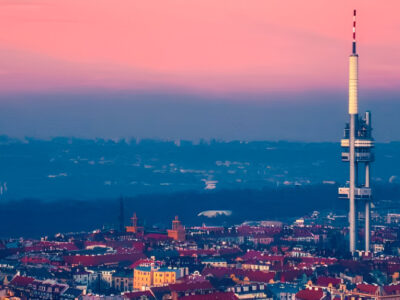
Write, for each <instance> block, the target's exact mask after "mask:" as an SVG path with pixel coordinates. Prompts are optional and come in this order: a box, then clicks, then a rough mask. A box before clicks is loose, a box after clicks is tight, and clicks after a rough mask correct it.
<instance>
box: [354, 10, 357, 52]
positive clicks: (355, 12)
mask: <svg viewBox="0 0 400 300" xmlns="http://www.w3.org/2000/svg"><path fill="white" fill-rule="evenodd" d="M356 14H357V11H356V10H354V11H353V54H356V53H357V51H356Z"/></svg>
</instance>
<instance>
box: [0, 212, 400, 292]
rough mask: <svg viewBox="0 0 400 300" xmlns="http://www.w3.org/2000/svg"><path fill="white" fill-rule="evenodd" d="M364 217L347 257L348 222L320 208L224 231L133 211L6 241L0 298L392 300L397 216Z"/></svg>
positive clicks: (399, 286) (397, 281)
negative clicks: (166, 222) (368, 224)
mask: <svg viewBox="0 0 400 300" xmlns="http://www.w3.org/2000/svg"><path fill="white" fill-rule="evenodd" d="M372 217H373V221H374V226H372V234H371V251H370V252H365V251H357V253H356V255H355V256H352V255H351V254H350V253H349V252H347V251H348V250H347V248H348V247H347V244H348V229H347V226H338V225H334V224H340V222H339V223H334V222H332V223H331V224H325V225H324V224H322V222H321V218H322V216H321V214H320V213H319V212H318V211H314V212H313V213H311V214H310V215H307V216H304V217H302V218H298V219H297V220H295V221H294V222H293V223H291V224H285V223H283V222H279V221H257V222H256V221H254V222H245V223H243V224H240V225H236V226H229V227H223V226H221V227H219V226H207V225H205V224H203V225H202V226H194V227H185V226H184V225H183V224H182V223H181V221H180V220H179V217H174V218H172V224H171V227H170V229H168V230H167V231H165V230H164V231H163V230H157V229H155V228H154V227H152V228H147V227H145V226H143V224H142V223H141V221H140V216H137V215H136V214H133V216H132V218H131V224H129V226H124V224H123V223H121V224H120V225H119V228H113V229H109V228H108V229H99V230H94V231H92V232H81V233H68V234H61V233H60V234H56V235H55V236H53V237H43V238H41V239H23V238H20V239H5V240H2V241H1V242H0V299H7V300H8V299H9V300H11V299H12V300H17V299H80V300H95V299H121V300H123V299H138V300H139V299H140V300H147V299H152V300H166V299H172V300H177V299H181V300H196V299H211V300H212V299H215V300H217V299H218V300H224V299H227V300H230V299H232V300H233V299H258V300H261V299H268V300H269V299H271V300H296V299H298V300H328V299H337V300H339V299H349V300H357V299H363V300H364V299H400V278H399V277H400V276H399V274H400V257H399V253H400V243H399V241H398V234H399V225H398V224H399V222H400V214H394V213H391V214H386V215H382V216H379V215H376V214H375V215H373V216H372ZM324 218H327V219H330V220H335V219H338V220H339V219H341V218H342V217H341V216H335V215H328V216H324ZM342 219H343V218H342ZM344 219H345V218H344ZM359 235H360V237H362V235H363V232H362V230H360V231H359Z"/></svg>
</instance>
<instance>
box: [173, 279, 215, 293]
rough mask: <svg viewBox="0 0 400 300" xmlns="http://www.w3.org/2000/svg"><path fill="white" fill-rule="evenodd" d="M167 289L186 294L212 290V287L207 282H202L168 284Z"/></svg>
mask: <svg viewBox="0 0 400 300" xmlns="http://www.w3.org/2000/svg"><path fill="white" fill-rule="evenodd" d="M169 289H170V291H173V292H186V291H196V290H212V289H213V286H212V285H211V283H210V282H209V281H208V280H204V281H193V282H183V283H174V284H170V285H169Z"/></svg>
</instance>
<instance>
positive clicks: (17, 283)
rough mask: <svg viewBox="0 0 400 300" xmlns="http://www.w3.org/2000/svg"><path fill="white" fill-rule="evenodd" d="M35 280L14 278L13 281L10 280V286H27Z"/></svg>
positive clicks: (20, 277)
mask: <svg viewBox="0 0 400 300" xmlns="http://www.w3.org/2000/svg"><path fill="white" fill-rule="evenodd" d="M34 280H35V279H34V278H32V277H25V276H15V277H14V278H13V280H11V282H10V285H13V286H20V287H22V286H27V285H28V284H30V283H32V282H33V281H34Z"/></svg>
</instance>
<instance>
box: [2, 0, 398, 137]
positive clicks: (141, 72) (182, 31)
mask: <svg viewBox="0 0 400 300" xmlns="http://www.w3.org/2000/svg"><path fill="white" fill-rule="evenodd" d="M354 8H356V9H357V12H358V20H357V38H358V49H359V51H358V52H359V54H360V98H361V99H360V103H361V105H362V103H363V99H364V100H365V101H364V103H371V105H372V107H377V109H378V108H379V106H380V104H382V105H384V106H385V109H386V110H385V109H383V110H382V109H380V111H381V114H380V115H378V116H377V120H378V121H380V120H382V124H380V123H378V124H379V126H381V132H382V133H380V137H381V138H382V140H385V141H386V140H394V139H400V134H398V133H396V132H394V133H391V134H388V133H387V130H388V129H389V125H388V124H391V125H393V124H396V123H395V119H396V116H394V115H393V113H392V112H393V108H394V107H397V106H396V105H397V103H398V101H400V100H399V96H400V84H399V82H400V39H399V38H398V37H399V36H400V18H399V17H398V12H399V11H400V2H399V1H398V0H385V1H379V0H337V1H321V0H306V1H298V0H287V1H285V0H268V1H266V0H252V1H248V0H230V1H223V0H191V1H187V0H159V1H155V0H146V1H143V0H141V1H136V0H118V1H115V0H57V1H54V0H0V117H1V120H0V134H10V135H15V136H26V135H29V136H32V135H33V136H38V137H48V136H57V135H74V136H82V137H96V136H102V137H110V138H113V137H120V136H129V135H130V136H141V137H154V138H179V137H182V138H200V137H204V138H212V137H216V138H221V139H233V138H241V139H246V138H247V139H277V138H282V139H296V140H310V141H311V140H312V141H314V140H334V139H336V138H337V136H340V133H341V130H337V129H336V128H337V127H336V126H338V121H339V120H340V121H343V120H344V118H345V116H343V118H340V117H338V116H339V115H340V116H341V112H343V114H345V113H346V107H345V106H346V89H347V76H348V75H347V71H348V65H347V64H348V61H347V60H348V59H347V57H348V55H349V54H350V50H351V35H352V29H351V26H352V10H353V9H354ZM335 103H338V105H335ZM217 107H218V109H217ZM127 109H129V110H130V112H131V116H132V118H135V120H129V114H128V115H126V114H127V112H126V110H127ZM110 111H111V112H112V113H111V112H110ZM199 111H201V112H203V113H200V114H199V113H198V112H199ZM216 111H218V112H219V113H216ZM261 111H262V112H264V113H263V114H261V113H260V112H261ZM333 111H335V113H333ZM83 112H86V113H83ZM210 112H211V113H210ZM378 113H379V111H378ZM143 114H145V115H143ZM301 114H303V116H304V117H303V121H302V120H301ZM322 114H326V116H325V117H324V118H323V119H322V120H320V121H321V122H326V124H325V125H323V126H322V125H318V124H315V123H313V122H311V120H309V118H312V117H313V116H315V115H319V116H320V115H322ZM199 115H201V116H202V118H201V119H200V118H199ZM299 115H300V116H299ZM124 116H125V117H124ZM265 118H268V119H270V121H269V122H270V123H268V122H266V120H265ZM390 118H393V119H390ZM125 119H127V120H125ZM194 119H195V120H197V122H198V123H200V124H201V125H195V124H193V120H194ZM285 119H290V120H285ZM317 119H318V117H317ZM60 120H63V121H60ZM138 120H142V122H139V121H138ZM160 120H164V121H163V122H161V121H160ZM272 120H273V121H272ZM385 120H386V121H387V122H386V123H388V124H386V123H385V122H384V121H385ZM299 122H300V123H301V122H303V123H302V124H299ZM79 124H80V125H79ZM196 124H197V123H196ZM208 124H212V127H210V126H208ZM235 124H236V125H235ZM238 124H243V126H241V125H238ZM277 124H278V125H280V126H276V125H277ZM285 124H290V125H287V126H286V125H285ZM307 124H308V125H307ZM281 125H283V126H281ZM235 126H237V127H238V128H237V130H234V128H235ZM260 126H262V127H261V128H260ZM271 126H272V127H276V128H273V129H271ZM341 127H342V125H340V128H341ZM300 129H301V130H300ZM238 131H239V132H240V134H239V133H238ZM305 131H307V132H306V134H304V133H305ZM326 131H328V132H329V134H326ZM256 132H257V134H256ZM334 132H339V135H338V134H336V133H334ZM378 133H379V131H378ZM302 134H303V135H302Z"/></svg>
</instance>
